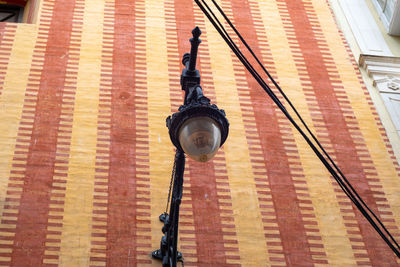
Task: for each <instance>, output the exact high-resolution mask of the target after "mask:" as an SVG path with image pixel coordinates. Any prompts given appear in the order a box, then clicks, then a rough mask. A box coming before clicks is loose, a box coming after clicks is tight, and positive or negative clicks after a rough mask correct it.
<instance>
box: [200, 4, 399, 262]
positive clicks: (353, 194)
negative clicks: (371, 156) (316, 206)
mask: <svg viewBox="0 0 400 267" xmlns="http://www.w3.org/2000/svg"><path fill="white" fill-rule="evenodd" d="M194 1H195V2H196V4H197V5H198V6H199V7H200V9H201V10H202V11H203V13H204V15H206V17H207V18H208V20H209V21H210V22H211V24H212V25H213V26H214V28H215V29H216V30H217V31H218V33H219V34H220V35H221V37H222V38H223V39H224V41H225V42H226V43H227V44H228V46H229V47H230V48H231V50H232V51H233V52H234V53H235V55H236V56H237V57H238V59H239V60H240V61H241V62H242V64H243V65H244V66H245V67H246V69H247V70H248V71H249V72H250V74H251V75H252V76H253V77H254V79H256V81H257V82H258V84H259V85H260V86H261V87H262V88H263V89H264V91H265V92H266V93H267V94H268V96H269V97H270V98H271V99H272V100H273V101H274V103H275V104H276V105H277V106H278V108H279V109H280V110H281V111H282V112H283V114H284V115H285V116H286V118H287V119H288V120H289V121H290V123H291V124H292V125H293V126H294V127H295V128H296V130H297V131H298V132H299V133H300V134H301V136H302V137H303V138H304V140H305V141H306V142H307V144H308V145H309V146H310V148H311V149H312V150H313V151H314V153H315V155H316V156H317V157H318V158H319V160H320V161H321V162H322V164H323V165H324V166H325V167H326V169H327V170H328V171H329V173H330V174H331V175H332V177H333V178H334V179H335V180H336V182H337V183H338V184H339V186H340V188H341V189H342V190H343V192H344V193H345V194H346V195H347V196H348V197H349V198H350V200H351V201H352V202H353V204H354V205H355V206H356V207H357V208H358V210H359V211H360V212H361V213H362V215H363V216H364V217H365V218H366V219H367V220H368V222H369V223H370V224H371V226H372V227H373V228H374V229H375V230H376V232H377V233H378V234H379V235H380V236H381V237H382V239H383V240H384V241H385V242H386V243H387V245H388V246H389V247H390V248H391V249H392V250H393V252H394V253H395V254H396V255H397V257H399V258H400V246H399V244H398V243H397V242H396V240H395V239H394V238H393V236H392V235H391V233H390V232H389V231H388V229H387V228H386V227H385V226H384V225H383V223H382V221H381V220H380V219H379V218H378V217H377V215H376V214H375V213H374V212H373V211H372V210H371V209H370V208H369V207H368V205H367V204H366V203H365V202H364V200H363V199H362V198H361V196H360V195H359V194H358V193H357V191H356V190H355V189H354V188H353V186H352V185H351V184H350V182H349V181H348V179H347V178H346V176H345V175H344V174H343V173H342V171H341V170H340V169H339V167H338V166H337V165H336V164H335V162H334V161H333V160H332V158H331V157H330V156H329V154H328V153H327V152H326V150H325V149H324V148H323V146H322V145H321V143H320V142H319V141H318V139H317V138H316V137H315V135H314V134H313V133H312V132H311V130H310V129H309V127H308V126H307V124H306V123H305V121H304V120H303V118H302V117H301V115H300V114H299V113H298V111H297V110H296V108H295V107H294V106H293V104H292V102H291V101H290V99H289V98H288V97H287V96H286V94H285V93H284V92H283V90H282V89H281V88H280V86H279V84H278V83H277V82H276V81H275V80H274V79H273V77H272V76H271V74H270V73H269V72H268V71H267V70H266V68H265V67H264V66H263V64H262V63H261V61H260V60H259V59H258V57H257V56H256V55H255V53H254V52H253V50H252V49H251V47H250V46H249V45H248V44H247V42H246V41H245V40H244V39H243V37H242V35H241V34H240V33H239V32H238V30H237V29H236V27H235V26H234V25H233V24H232V22H231V21H230V19H229V18H228V17H227V16H226V14H225V13H224V11H223V10H222V9H221V8H220V6H219V5H218V4H217V3H216V2H215V0H211V1H212V3H213V5H214V6H215V8H216V9H217V10H218V12H219V14H220V15H222V17H223V18H224V20H225V23H227V24H228V25H229V27H230V28H231V29H232V30H233V31H234V32H235V34H236V35H237V37H239V39H240V41H241V42H242V43H243V45H244V46H245V47H246V49H248V51H249V52H250V53H251V55H252V57H253V58H254V59H255V60H256V61H257V63H258V65H259V66H260V67H261V69H262V70H263V72H264V73H265V74H266V75H267V76H268V78H269V79H270V81H271V82H272V83H273V85H274V87H275V88H276V89H277V90H278V91H279V93H280V94H281V96H282V97H283V98H284V99H285V101H286V102H287V103H288V105H289V106H290V108H291V110H293V112H294V113H295V114H296V117H297V118H298V119H299V120H300V122H301V125H303V126H304V128H305V129H306V132H304V131H303V130H302V129H301V128H300V126H299V125H298V124H297V122H296V121H295V120H294V119H293V117H292V116H291V115H290V114H289V112H288V111H287V110H286V108H285V107H284V105H283V104H282V102H281V101H280V100H279V98H278V97H277V95H276V94H275V93H274V92H273V91H272V89H271V87H270V86H269V85H268V84H267V82H265V81H264V79H263V78H262V77H261V75H260V74H259V73H258V72H257V71H256V70H255V68H254V67H253V66H252V64H251V63H250V62H249V61H248V59H247V58H246V57H245V56H244V55H243V53H242V52H241V50H240V49H239V47H238V46H237V45H236V44H235V42H234V41H233V40H232V38H231V37H230V36H229V34H228V32H227V31H226V30H225V27H224V26H223V24H222V23H221V22H220V21H219V19H218V18H217V17H216V15H215V13H214V12H213V11H212V9H211V8H210V7H209V5H208V4H207V3H206V1H205V0H194Z"/></svg>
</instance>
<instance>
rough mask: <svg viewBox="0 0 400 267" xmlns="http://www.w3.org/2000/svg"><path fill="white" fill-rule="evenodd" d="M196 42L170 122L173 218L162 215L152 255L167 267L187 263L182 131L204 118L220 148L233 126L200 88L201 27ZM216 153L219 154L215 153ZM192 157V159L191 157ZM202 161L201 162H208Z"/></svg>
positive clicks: (195, 32)
mask: <svg viewBox="0 0 400 267" xmlns="http://www.w3.org/2000/svg"><path fill="white" fill-rule="evenodd" d="M192 34H193V38H191V39H190V43H191V50H190V54H189V53H186V54H185V55H183V58H182V63H183V65H184V66H185V68H184V69H183V70H182V75H181V86H182V90H184V91H185V99H184V104H183V105H182V106H180V107H179V111H178V112H176V113H174V114H172V116H169V117H168V118H167V120H166V122H167V127H168V129H169V135H170V138H171V141H172V143H173V144H174V145H175V147H176V155H175V162H174V169H173V187H172V196H171V202H170V207H169V214H167V213H163V214H161V215H160V217H159V219H160V221H162V222H164V227H163V228H162V232H163V234H164V236H162V238H161V242H160V249H157V250H155V251H153V252H152V257H153V258H155V259H159V260H161V261H162V266H163V267H176V265H177V261H179V260H183V259H182V254H181V253H180V252H178V250H177V245H178V226H179V206H180V203H181V200H182V190H183V173H184V169H185V153H184V151H183V148H182V146H181V144H180V142H179V140H180V139H179V135H180V129H181V127H182V125H184V123H185V122H187V121H188V120H191V119H195V118H200V119H199V121H198V122H197V123H198V124H201V123H202V122H201V120H202V119H204V117H206V118H209V119H211V120H212V121H214V122H215V124H216V125H218V126H217V128H218V131H219V133H220V137H221V140H220V146H222V144H223V143H224V142H225V140H226V138H227V136H228V129H229V123H228V120H227V119H226V117H225V112H224V111H223V110H222V109H218V107H217V106H216V105H212V104H210V99H208V98H207V97H205V96H204V95H203V90H202V88H201V86H200V73H199V71H198V70H197V69H196V59H197V51H198V47H199V44H200V43H201V40H200V39H199V37H200V35H201V31H200V29H199V28H198V27H196V28H194V29H193V31H192ZM214 151H216V150H214ZM189 156H191V155H190V154H189ZM202 159H203V158H201V157H200V161H206V160H208V159H209V158H208V157H206V159H205V160H202Z"/></svg>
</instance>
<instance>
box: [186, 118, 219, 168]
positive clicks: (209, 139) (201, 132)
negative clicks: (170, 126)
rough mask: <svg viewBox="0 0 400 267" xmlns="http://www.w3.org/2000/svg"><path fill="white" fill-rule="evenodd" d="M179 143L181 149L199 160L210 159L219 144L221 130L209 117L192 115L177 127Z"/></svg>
mask: <svg viewBox="0 0 400 267" xmlns="http://www.w3.org/2000/svg"><path fill="white" fill-rule="evenodd" d="M179 143H180V145H181V147H182V149H183V151H184V152H185V153H186V154H187V155H189V157H191V158H192V159H194V160H196V161H200V162H206V161H208V160H210V159H211V158H212V157H214V155H215V154H216V153H217V151H218V148H219V147H220V144H221V130H220V128H219V127H218V124H217V123H216V122H215V121H214V120H213V119H211V118H209V117H194V118H191V119H188V120H187V121H185V123H184V124H183V125H182V127H181V128H180V129H179Z"/></svg>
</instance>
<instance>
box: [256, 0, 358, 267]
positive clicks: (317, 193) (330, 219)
mask: <svg viewBox="0 0 400 267" xmlns="http://www.w3.org/2000/svg"><path fill="white" fill-rule="evenodd" d="M321 2H323V1H321ZM259 7H260V11H261V15H262V19H263V21H264V24H265V25H266V32H267V33H268V42H269V45H270V49H271V52H272V55H273V57H274V62H275V69H276V73H277V76H278V77H280V79H279V83H280V85H281V87H282V88H283V90H284V91H285V92H286V93H287V95H288V96H289V98H290V99H292V101H293V102H294V105H295V106H296V108H297V109H298V111H299V112H300V114H302V116H303V118H304V119H305V121H307V122H308V125H309V126H310V128H311V130H312V131H313V132H315V131H314V129H313V128H312V124H311V121H312V120H311V115H310V113H309V110H308V105H307V102H306V99H305V96H304V93H303V91H302V90H301V82H300V77H299V73H298V70H297V69H296V66H295V62H294V60H293V58H290V54H291V49H290V47H289V44H288V40H287V39H286V38H285V36H286V33H285V30H284V28H283V24H282V20H281V16H280V14H279V10H278V7H277V5H276V2H274V1H266V0H265V1H260V2H259ZM294 137H295V141H296V144H297V147H298V149H299V155H300V159H301V163H302V167H303V172H304V175H305V177H306V181H307V185H308V190H309V193H310V197H311V201H312V203H313V206H314V210H315V215H316V218H317V220H318V225H319V229H320V233H321V236H322V241H323V244H324V247H325V251H326V254H327V259H328V262H329V264H330V265H331V266H343V265H345V266H351V265H355V264H356V262H355V259H354V256H353V253H352V248H351V244H350V242H349V239H348V238H347V237H346V228H345V226H344V222H343V219H342V216H340V208H339V205H338V203H337V199H336V197H335V192H334V188H333V186H332V184H331V180H330V178H329V174H328V172H327V171H325V168H324V166H323V165H322V164H317V163H318V162H319V160H318V159H317V158H316V156H314V155H313V152H312V151H311V149H310V148H309V147H308V145H307V144H306V143H305V141H303V138H302V137H301V136H300V135H299V134H297V133H295V134H294Z"/></svg>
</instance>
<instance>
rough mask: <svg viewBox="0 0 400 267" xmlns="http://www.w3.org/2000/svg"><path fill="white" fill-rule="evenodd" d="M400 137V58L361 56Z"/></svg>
mask: <svg viewBox="0 0 400 267" xmlns="http://www.w3.org/2000/svg"><path fill="white" fill-rule="evenodd" d="M360 66H361V67H363V68H364V69H365V70H366V71H367V73H368V75H369V76H370V77H371V78H372V81H373V84H374V86H375V87H376V89H377V90H378V92H379V95H380V96H381V98H382V100H383V103H384V104H385V107H386V109H387V111H388V113H389V115H390V117H391V120H392V122H393V125H394V127H395V128H396V131H397V134H398V135H399V136H400V57H377V56H367V55H361V56H360Z"/></svg>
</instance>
